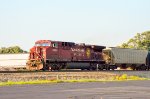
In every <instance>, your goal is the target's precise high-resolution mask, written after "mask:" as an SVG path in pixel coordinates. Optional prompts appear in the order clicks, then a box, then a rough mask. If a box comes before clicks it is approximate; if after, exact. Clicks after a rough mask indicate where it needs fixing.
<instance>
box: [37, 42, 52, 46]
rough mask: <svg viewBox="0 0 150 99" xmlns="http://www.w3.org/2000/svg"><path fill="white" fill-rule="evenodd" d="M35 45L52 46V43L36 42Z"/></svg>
mask: <svg viewBox="0 0 150 99" xmlns="http://www.w3.org/2000/svg"><path fill="white" fill-rule="evenodd" d="M35 46H50V43H41V44H35Z"/></svg>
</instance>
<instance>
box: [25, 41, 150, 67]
mask: <svg viewBox="0 0 150 99" xmlns="http://www.w3.org/2000/svg"><path fill="white" fill-rule="evenodd" d="M149 66H150V53H148V51H146V50H135V49H122V48H106V46H99V45H88V44H85V43H80V44H78V43H74V42H61V41H52V40H38V41H36V42H35V45H34V46H33V47H32V48H31V49H30V55H29V59H28V61H27V67H26V68H27V69H28V70H61V69H81V70H114V69H117V68H123V69H126V68H128V67H130V68H131V69H133V70H148V69H149Z"/></svg>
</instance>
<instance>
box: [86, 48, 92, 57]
mask: <svg viewBox="0 0 150 99" xmlns="http://www.w3.org/2000/svg"><path fill="white" fill-rule="evenodd" d="M86 55H87V57H88V58H90V56H91V50H90V49H89V48H87V49H86Z"/></svg>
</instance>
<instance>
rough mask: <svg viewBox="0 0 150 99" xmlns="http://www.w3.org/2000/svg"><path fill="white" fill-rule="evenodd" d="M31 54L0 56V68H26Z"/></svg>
mask: <svg viewBox="0 0 150 99" xmlns="http://www.w3.org/2000/svg"><path fill="white" fill-rule="evenodd" d="M28 57H29V54H28V53H25V54H0V67H15V68H16V67H26V62H27V60H28Z"/></svg>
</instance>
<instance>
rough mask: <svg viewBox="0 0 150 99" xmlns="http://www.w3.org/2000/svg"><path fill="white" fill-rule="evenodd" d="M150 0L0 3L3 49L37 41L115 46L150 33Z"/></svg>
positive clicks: (0, 44) (12, 0) (20, 0)
mask: <svg viewBox="0 0 150 99" xmlns="http://www.w3.org/2000/svg"><path fill="white" fill-rule="evenodd" d="M149 4H150V0H0V47H8V46H15V45H17V46H20V47H21V48H22V49H24V50H27V51H29V49H30V48H31V47H32V46H33V45H34V42H35V41H37V40H41V39H43V40H56V41H71V42H76V43H87V44H96V45H103V46H107V47H114V46H118V45H121V44H122V43H124V42H127V41H128V40H129V39H130V38H132V37H134V36H135V35H136V33H141V32H144V31H148V30H150V6H149Z"/></svg>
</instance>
